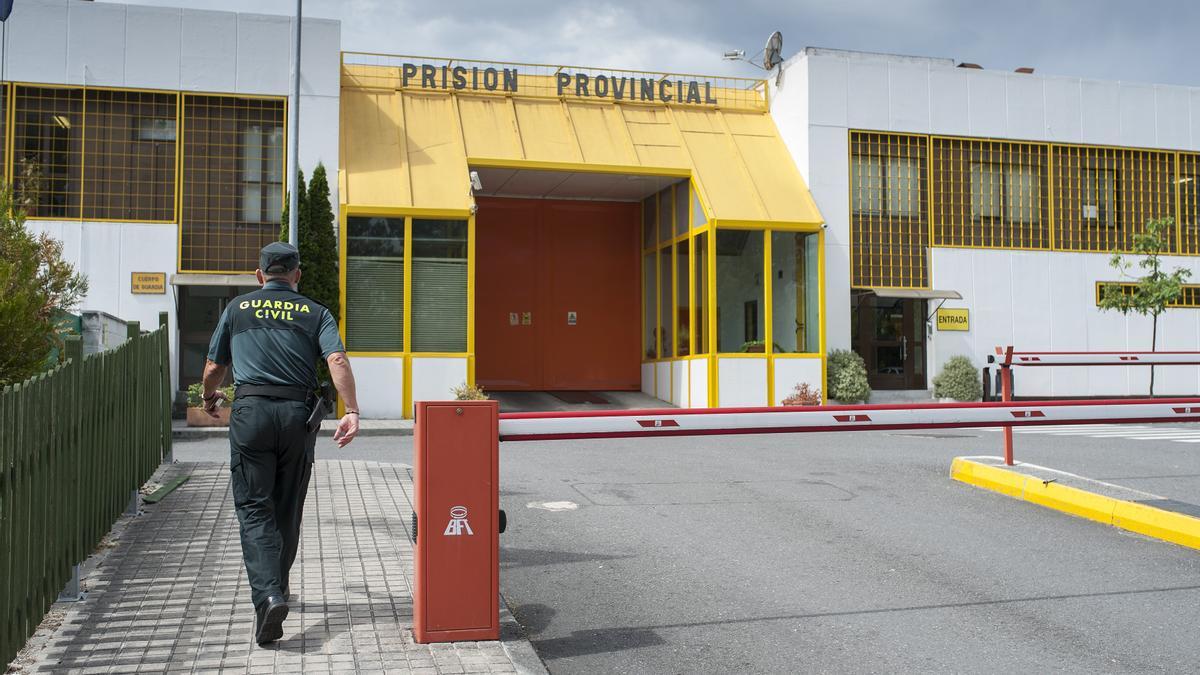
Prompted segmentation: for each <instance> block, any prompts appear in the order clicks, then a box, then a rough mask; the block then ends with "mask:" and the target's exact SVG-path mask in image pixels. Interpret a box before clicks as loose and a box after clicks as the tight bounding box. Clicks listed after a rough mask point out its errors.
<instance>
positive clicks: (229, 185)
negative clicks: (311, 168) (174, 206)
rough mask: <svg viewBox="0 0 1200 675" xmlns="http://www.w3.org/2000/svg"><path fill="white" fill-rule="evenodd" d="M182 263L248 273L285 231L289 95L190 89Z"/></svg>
mask: <svg viewBox="0 0 1200 675" xmlns="http://www.w3.org/2000/svg"><path fill="white" fill-rule="evenodd" d="M183 115H184V120H183V138H184V155H183V214H182V223H181V235H182V237H181V243H180V246H181V255H180V268H181V270H185V271H206V272H246V271H251V270H254V269H255V268H257V267H258V252H259V249H261V248H262V247H263V246H265V245H266V244H267V243H268V242H271V241H273V240H275V239H276V238H278V236H279V222H280V218H281V216H282V210H283V195H284V175H285V174H284V161H283V157H284V102H283V101H282V100H280V99H246V98H237V97H232V96H199V95H185V96H184V101H183Z"/></svg>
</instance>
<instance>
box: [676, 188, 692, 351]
mask: <svg viewBox="0 0 1200 675" xmlns="http://www.w3.org/2000/svg"><path fill="white" fill-rule="evenodd" d="M684 204H687V202H684ZM688 260H689V258H688V242H687V241H686V240H685V241H681V242H679V243H678V244H675V304H676V308H675V335H676V338H675V339H676V348H675V354H676V355H677V356H687V355H688V354H690V353H691V328H690V327H689V326H688V323H689V321H690V318H691V314H690V308H691V302H690V301H689V299H688V296H689V293H690V291H689V288H688V286H689V284H688V274H690V273H691V272H690V270H691V268H690V267H689V266H688Z"/></svg>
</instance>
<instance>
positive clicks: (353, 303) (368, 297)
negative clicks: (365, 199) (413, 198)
mask: <svg viewBox="0 0 1200 675" xmlns="http://www.w3.org/2000/svg"><path fill="white" fill-rule="evenodd" d="M346 254H347V255H346V348H347V349H349V350H350V351H359V352H364V351H368V352H393V351H394V352H398V351H403V350H404V219H403V218H364V217H359V216H352V217H350V218H347V219H346Z"/></svg>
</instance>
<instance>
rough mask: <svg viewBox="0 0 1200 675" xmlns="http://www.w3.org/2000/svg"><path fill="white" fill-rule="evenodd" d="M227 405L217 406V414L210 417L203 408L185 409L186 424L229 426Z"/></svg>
mask: <svg viewBox="0 0 1200 675" xmlns="http://www.w3.org/2000/svg"><path fill="white" fill-rule="evenodd" d="M229 410H230V408H229V406H227V405H222V406H221V407H220V408H217V416H216V417H210V416H209V414H208V413H206V412H204V409H203V408H188V409H187V425H188V426H189V427H227V426H229Z"/></svg>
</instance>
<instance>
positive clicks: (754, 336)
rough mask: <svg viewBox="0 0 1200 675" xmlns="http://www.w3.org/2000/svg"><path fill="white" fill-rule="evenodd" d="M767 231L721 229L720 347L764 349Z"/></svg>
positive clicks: (739, 350) (718, 282) (719, 273)
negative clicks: (764, 286) (764, 248)
mask: <svg viewBox="0 0 1200 675" xmlns="http://www.w3.org/2000/svg"><path fill="white" fill-rule="evenodd" d="M762 272H763V233H762V232H761V231H749V230H719V231H718V232H717V351H718V352H727V353H728V352H762V351H764V343H763V334H764V331H763V311H762V305H763V285H762Z"/></svg>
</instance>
